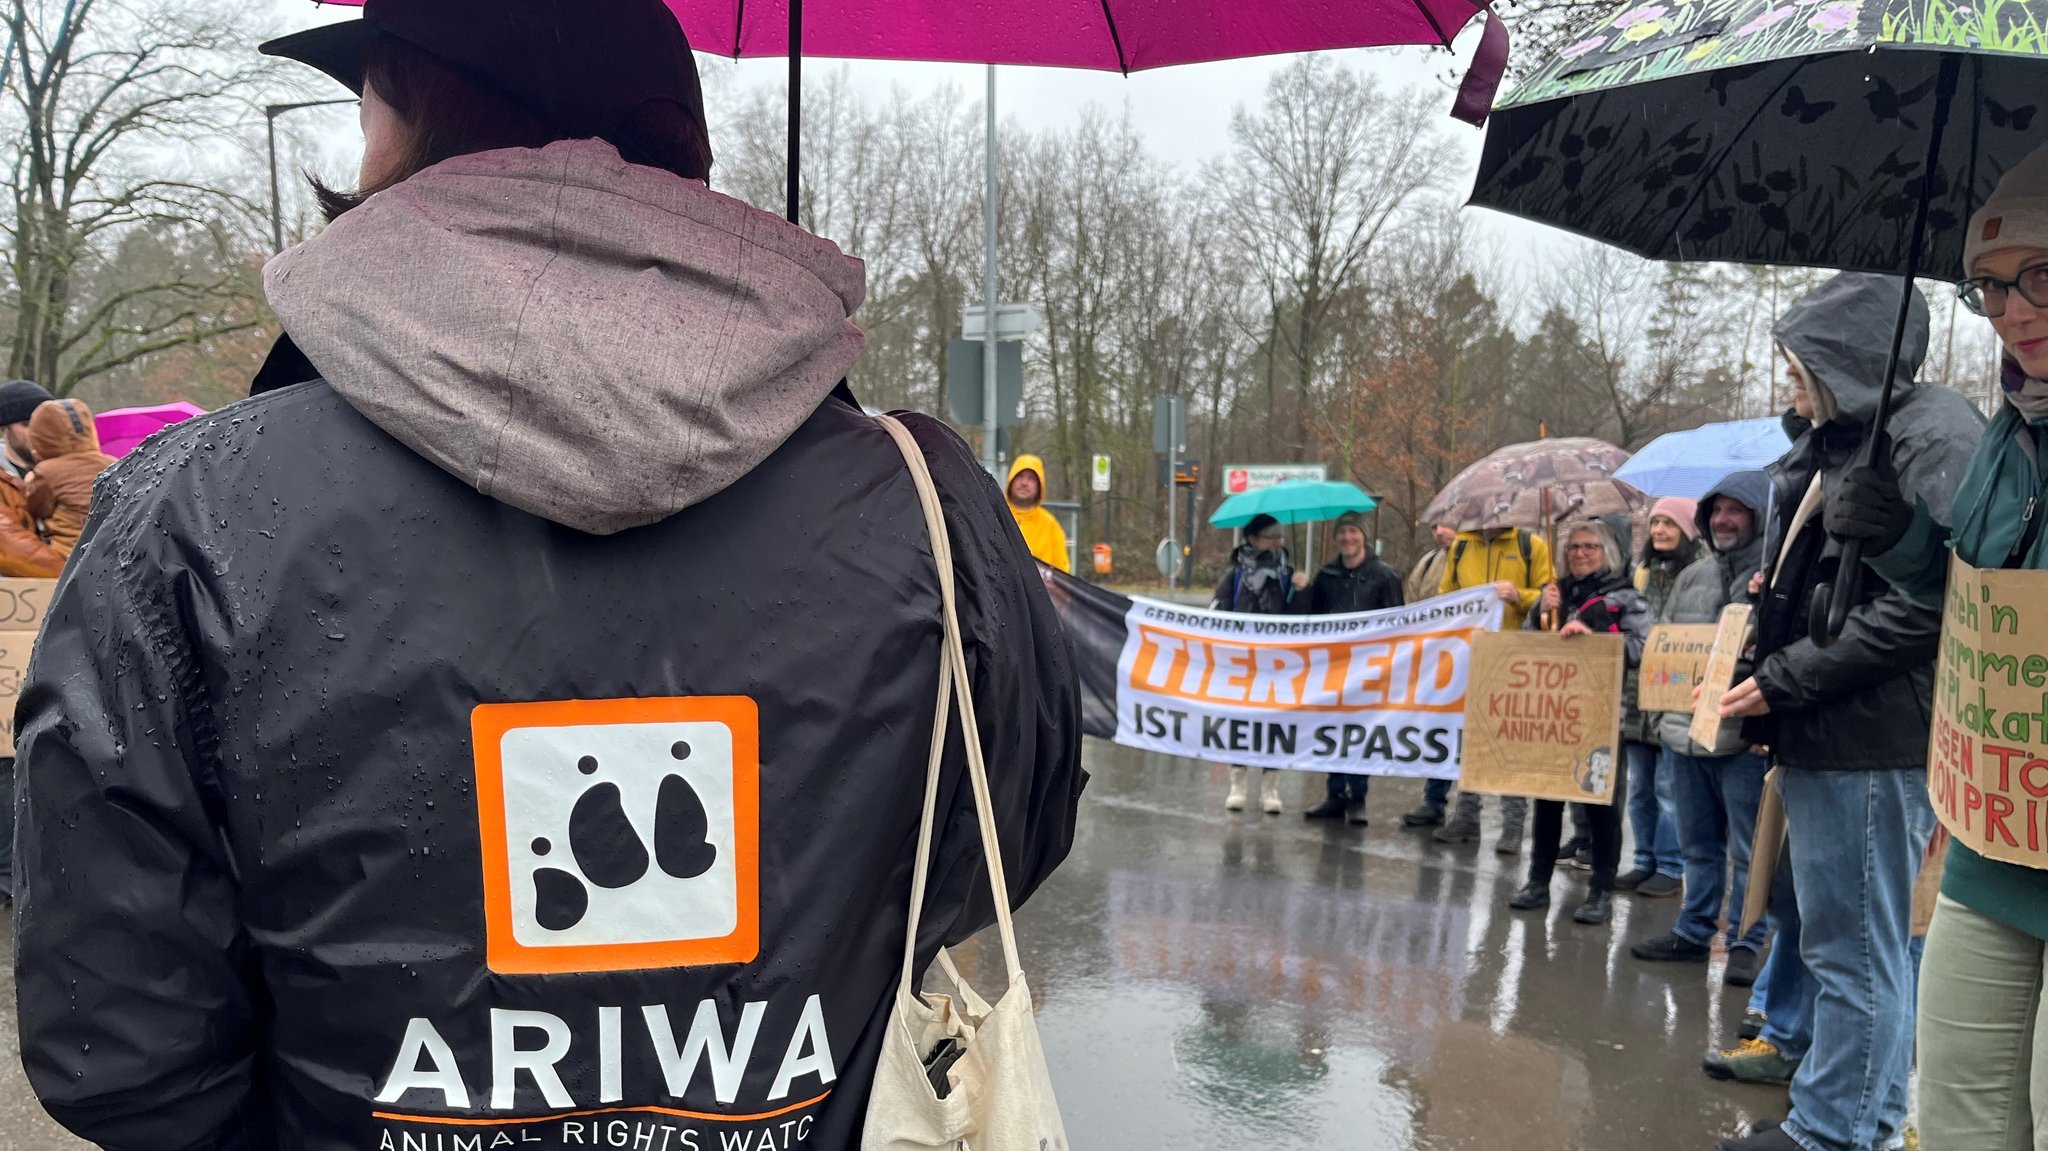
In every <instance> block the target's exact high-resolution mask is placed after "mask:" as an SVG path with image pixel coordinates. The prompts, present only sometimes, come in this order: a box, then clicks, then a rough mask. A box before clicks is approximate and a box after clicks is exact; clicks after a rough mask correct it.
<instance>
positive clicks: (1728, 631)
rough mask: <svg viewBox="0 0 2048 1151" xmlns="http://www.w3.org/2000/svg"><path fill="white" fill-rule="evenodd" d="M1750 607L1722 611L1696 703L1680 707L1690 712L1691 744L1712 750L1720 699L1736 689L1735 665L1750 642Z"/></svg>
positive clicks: (1738, 605)
mask: <svg viewBox="0 0 2048 1151" xmlns="http://www.w3.org/2000/svg"><path fill="white" fill-rule="evenodd" d="M1749 615H1750V607H1749V605H1748V604H1746V603H1734V604H1729V605H1728V606H1727V607H1725V608H1723V609H1721V626H1720V627H1719V628H1718V629H1717V630H1716V631H1715V633H1714V650H1713V653H1712V654H1711V655H1709V656H1708V657H1707V670H1706V672H1705V674H1704V675H1702V677H1701V680H1700V699H1699V703H1698V704H1696V705H1693V706H1691V707H1686V708H1680V709H1679V710H1681V711H1691V712H1692V731H1691V733H1690V734H1691V735H1692V741H1693V742H1694V743H1697V744H1699V745H1700V746H1702V747H1712V746H1714V744H1715V742H1716V741H1717V740H1719V739H1720V736H1721V697H1722V696H1724V695H1727V694H1728V689H1729V688H1731V687H1734V686H1735V664H1736V662H1737V661H1738V660H1740V659H1741V658H1742V648H1743V645H1745V644H1747V643H1748V642H1749Z"/></svg>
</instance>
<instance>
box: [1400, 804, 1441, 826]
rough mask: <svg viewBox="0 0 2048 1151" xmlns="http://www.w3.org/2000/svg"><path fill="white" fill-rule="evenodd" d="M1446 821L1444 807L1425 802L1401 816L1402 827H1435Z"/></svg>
mask: <svg viewBox="0 0 2048 1151" xmlns="http://www.w3.org/2000/svg"><path fill="white" fill-rule="evenodd" d="M1443 821H1444V809H1443V808H1441V807H1431V806H1430V805H1428V804H1426V803H1425V804H1423V805H1422V806H1421V807H1418V808H1416V809H1415V810H1414V811H1411V812H1408V813H1407V814H1405V815H1403V816H1402V817H1401V826H1402V827H1435V826H1436V825H1437V824H1439V823H1442V822H1443Z"/></svg>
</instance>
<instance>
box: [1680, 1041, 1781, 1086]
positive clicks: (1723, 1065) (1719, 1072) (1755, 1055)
mask: <svg viewBox="0 0 2048 1151" xmlns="http://www.w3.org/2000/svg"><path fill="white" fill-rule="evenodd" d="M1700 1068H1701V1069H1702V1070H1704V1071H1705V1072H1706V1073H1707V1074H1708V1075H1709V1076H1710V1077H1712V1078H1715V1079H1720V1080H1724V1081H1727V1082H1731V1083H1776V1084H1779V1085H1781V1086H1782V1085H1783V1084H1786V1083H1790V1082H1791V1081H1792V1073H1793V1072H1795V1071H1797V1070H1799V1064H1798V1062H1797V1061H1796V1060H1792V1059H1787V1058H1785V1053H1784V1052H1782V1051H1780V1050H1778V1045H1777V1044H1775V1043H1772V1042H1770V1041H1769V1040H1767V1039H1745V1040H1743V1041H1742V1044H1741V1045H1740V1046H1738V1047H1731V1048H1729V1049H1728V1050H1726V1051H1709V1052H1707V1057H1706V1058H1705V1059H1702V1060H1700Z"/></svg>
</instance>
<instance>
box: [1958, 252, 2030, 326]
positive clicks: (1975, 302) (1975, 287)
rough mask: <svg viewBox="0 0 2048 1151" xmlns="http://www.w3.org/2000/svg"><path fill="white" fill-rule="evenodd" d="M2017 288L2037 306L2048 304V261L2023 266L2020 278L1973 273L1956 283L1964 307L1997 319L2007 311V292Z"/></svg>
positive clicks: (2028, 301) (2024, 298)
mask: <svg viewBox="0 0 2048 1151" xmlns="http://www.w3.org/2000/svg"><path fill="white" fill-rule="evenodd" d="M2013 291H2017V292H2019V294H2020V298H2021V299H2023V300H2025V301H2026V302H2027V303H2029V304H2032V305H2033V306H2035V307H2037V308H2048V264H2035V265H2034V266H2033V267H2031V268H2021V269H2020V278H2019V279H2017V280H2001V279H1999V278H1998V277H1997V276H1972V277H1970V278H1969V279H1967V280H1964V281H1962V282H1961V283H1959V284H1957V285H1956V295H1958V296H1960V297H1962V301H1963V306H1964V307H1966V308H1968V309H1970V310H1971V311H1973V312H1975V313H1977V314H1978V315H1980V316H1987V317H1989V318H1991V319H1994V320H1995V319H1997V318H1998V317H2000V316H2003V315H2005V305H2006V299H2007V293H2009V292H2013Z"/></svg>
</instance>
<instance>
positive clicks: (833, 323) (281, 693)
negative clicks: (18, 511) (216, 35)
mask: <svg viewBox="0 0 2048 1151" xmlns="http://www.w3.org/2000/svg"><path fill="white" fill-rule="evenodd" d="M275 50H276V51H279V52H282V53H284V54H288V55H291V56H293V57H294V58H297V59H302V60H306V61H309V62H313V63H316V64H318V65H319V66H321V67H322V68H324V69H326V70H327V71H328V72H329V73H330V74H331V75H334V76H336V77H337V78H339V79H342V80H343V81H344V82H347V83H351V84H354V85H356V86H357V87H359V88H360V90H361V91H362V94H363V99H364V123H365V127H366V137H367V139H366V145H367V146H366V149H365V157H364V173H363V180H364V183H365V185H366V186H367V187H368V189H369V192H370V194H368V195H361V194H354V195H348V196H341V195H333V196H330V197H329V199H330V203H331V204H333V205H334V206H335V207H336V208H338V209H340V211H339V215H338V218H336V219H335V220H334V222H333V223H332V224H331V225H330V226H329V227H328V228H327V229H326V231H324V232H323V233H321V234H320V235H318V236H316V237H314V238H313V239H311V240H308V241H306V242H305V243H304V244H301V245H299V246H298V247H296V248H293V249H292V250H290V251H287V252H286V253H284V254H283V255H281V256H279V257H278V258H277V259H275V260H274V261H272V262H271V264H270V265H269V267H268V268H267V269H266V275H265V286H266V289H267V291H268V295H269V299H270V303H271V304H272V306H273V307H274V308H275V310H276V312H277V315H278V316H279V318H280V319H281V321H282V322H283V325H284V328H285V330H286V332H287V333H288V334H289V336H290V337H291V341H290V342H287V343H282V344H280V345H279V347H278V349H277V352H276V354H275V355H274V356H273V358H272V362H271V363H270V364H269V365H267V367H266V369H265V372H264V375H263V378H262V380H261V390H262V394H261V395H257V396H254V397H252V398H251V399H249V400H246V401H244V402H242V403H238V404H234V405H231V406H229V407H227V408H225V409H222V410H221V411H218V412H215V413H213V414H212V415H210V416H206V417H201V418H197V419H193V420H189V421H187V422H185V423H182V424H179V425H177V427H175V428H173V429H170V430H168V431H166V432H165V433H164V434H162V435H160V436H157V437H155V438H154V439H152V440H151V441H150V442H149V443H148V444H146V445H145V446H144V447H143V448H141V449H140V450H138V451H137V452H136V454H135V455H133V456H131V457H129V458H128V459H127V460H126V461H124V462H123V464H122V465H121V466H119V467H117V468H115V469H114V470H112V471H110V472H109V473H107V475H106V476H105V477H104V478H103V479H102V481H101V486H100V489H99V493H98V498H97V499H96V500H95V507H94V511H93V515H92V519H91V521H90V523H89V524H88V526H87V528H86V530H85V534H84V536H83V538H82V539H81V541H80V543H79V546H78V549H77V551H76V553H75V554H74V555H73V557H72V561H71V565H70V567H69V569H68V571H67V573H66V576H65V579H64V582H63V584H62V585H61V586H60V587H59V589H58V591H57V594H56V597H55V602H54V604H53V606H52V607H51V609H50V611H49V617H48V623H47V625H46V627H45V628H44V630H43V633H42V640H41V643H40V644H39V646H38V648H37V651H36V655H35V660H34V665H33V667H32V668H31V670H30V672H29V675H28V683H27V687H26V689H25V690H24V692H23V695H22V700H21V705H20V711H19V717H20V721H21V729H20V743H21V763H22V768H23V770H22V774H23V784H22V789H21V802H20V808H21V810H22V811H23V812H24V813H25V818H24V823H23V828H22V834H21V842H20V852H19V858H20V861H21V866H22V875H21V888H20V892H19V896H20V902H19V913H18V917H17V926H18V931H19V937H18V938H19V954H18V964H19V968H18V970H19V973H20V978H19V994H20V1035H21V1046H22V1062H23V1064H24V1066H25V1068H26V1070H27V1072H28V1077H29V1080H30V1082H31V1084H32V1085H33V1086H34V1088H35V1090H36V1092H37V1094H38V1096H39V1097H40V1098H41V1100H42V1102H43V1104H44V1106H45V1107H46V1108H48V1110H49V1111H50V1112H51V1114H52V1115H54V1116H55V1117H56V1118H57V1119H58V1120H59V1121H60V1122H62V1123H63V1124H65V1125H66V1126H68V1127H69V1128H71V1129H72V1130H73V1131H75V1132H77V1133H78V1134H80V1135H81V1136H83V1137H85V1138H86V1139H88V1140H90V1141H91V1142H93V1143H96V1144H98V1145H100V1146H102V1147H104V1148H108V1149H109V1151H169V1149H171V1148H178V1149H180V1151H365V1149H369V1148H379V1147H388V1148H396V1147H429V1146H431V1147H435V1148H450V1149H453V1148H456V1147H484V1146H504V1145H516V1146H518V1147H520V1148H522V1149H531V1151H553V1149H566V1148H583V1147H592V1146H599V1145H602V1146H609V1147H627V1146H633V1147H657V1148H659V1147H667V1148H682V1147H703V1148H712V1147H717V1146H721V1145H723V1146H736V1145H737V1146H747V1147H770V1146H785V1145H786V1146H798V1147H806V1148H813V1149H816V1151H850V1149H852V1148H854V1147H856V1146H858V1145H859V1142H860V1139H861V1132H862V1125H863V1121H864V1118H865V1116H866V1114H867V1110H868V1097H869V1093H870V1086H871V1084H872V1082H873V1079H874V1075H875V1068H876V1065H877V1061H878V1053H879V1052H880V1050H881V1046H882V1043H883V1041H884V1036H885V1035H891V1034H896V1033H895V1032H891V1031H890V1030H889V1029H888V1028H887V1027H886V1026H885V1023H886V1021H887V1020H888V1019H889V1017H890V1011H891V1008H892V1005H894V1004H895V1003H896V1002H897V989H898V985H899V981H900V978H901V972H902V964H903V951H904V933H905V930H906V922H907V919H908V913H909V910H910V899H911V876H912V869H913V857H914V855H915V853H916V852H915V845H916V844H917V843H918V841H919V828H920V826H921V814H922V810H923V806H924V804H925V802H926V798H925V797H926V794H927V791H926V771H925V767H926V763H927V761H928V757H929V755H930V749H931V747H932V744H933V741H934V735H935V732H934V718H935V711H936V707H935V705H936V701H937V699H938V690H939V688H938V685H939V680H940V675H939V658H940V651H941V644H942V636H943V634H944V631H943V626H942V623H941V618H942V612H943V610H944V609H943V608H942V599H941V592H940V584H939V572H938V571H937V570H936V569H935V568H934V566H933V554H934V553H933V545H932V542H931V540H930V539H929V536H928V532H927V527H926V521H925V517H924V515H923V514H922V510H921V503H920V497H919V494H918V490H917V486H916V484H915V483H914V481H913V480H912V477H911V474H910V471H909V468H908V466H907V465H906V463H905V460H904V457H903V455H902V453H901V451H900V450H899V448H898V447H897V446H896V441H895V440H894V439H892V437H891V435H890V434H889V432H888V431H887V430H886V429H885V428H884V427H883V426H882V425H880V424H879V423H878V422H877V421H875V420H874V419H872V418H870V417H869V416H868V415H866V414H864V413H863V411H862V410H861V408H860V407H859V406H858V404H856V403H854V402H851V401H850V399H849V398H848V395H847V389H846V388H845V387H844V386H842V384H841V381H842V380H843V378H844V376H845V373H846V371H847V369H848V368H850V367H851V366H852V365H853V363H854V361H855V358H856V356H857V355H858V354H859V352H860V349H861V342H862V337H861V333H860V331H859V329H858V328H856V327H855V326H854V324H853V323H852V320H851V316H852V313H853V311H854V310H855V308H857V307H858V305H859V304H860V301H861V295H862V282H863V278H862V269H861V265H860V263H859V262H858V261H857V260H853V259H850V258H848V257H846V256H844V255H842V254H841V253H840V252H839V251H838V249H837V248H836V247H834V246H833V245H832V244H831V243H829V242H827V241H825V240H822V239H819V238H818V237H816V236H812V235H809V234H808V233H805V232H804V231H802V230H801V229H799V228H797V227H795V226H793V225H790V224H788V223H785V222H784V221H782V220H781V219H779V218H777V217H775V216H773V215H771V214H769V213H766V212H761V211H758V210H756V209H754V208H751V207H748V206H747V205H745V204H743V203H740V202H739V201H737V200H733V199H730V198H728V197H725V196H721V195H718V194H716V193H714V192H712V191H711V190H710V189H709V188H708V187H707V186H706V185H705V183H704V182H703V178H704V175H705V171H706V170H707V168H708V165H709V159H710V156H709V152H708V149H706V148H705V146H704V137H703V131H702V125H703V121H702V116H703V109H702V103H701V100H700V99H699V98H698V93H697V79H696V73H695V70H694V66H693V64H692V63H691V55H690V49H689V45H688V44H687V43H686V42H685V41H684V38H683V34H682V31H681V29H680V28H679V27H678V25H677V23H676V19H675V17H674V16H673V15H672V14H671V13H670V12H669V11H668V9H667V8H666V7H665V6H664V5H663V4H662V3H660V0H578V2H577V3H574V4H566V3H562V2H561V0H369V4H368V6H367V9H366V11H365V15H364V17H363V20H362V21H361V22H360V23H358V22H348V23H343V24H337V25H331V26H329V27H328V28H323V29H319V30H317V34H314V35H311V36H310V38H308V39H295V40H287V41H286V42H284V43H283V44H281V45H278V46H276V49H275ZM904 422H905V424H906V426H908V427H909V428H910V430H911V432H912V435H913V436H914V438H915V440H916V441H917V443H918V445H919V446H920V447H921V448H922V452H923V455H924V457H925V459H926V460H927V461H928V463H929V465H930V470H931V472H932V474H933V476H934V479H935V481H936V485H937V488H938V492H939V500H940V503H941V504H942V510H943V514H944V517H945V522H946V524H947V528H948V534H949V536H950V538H951V541H952V550H953V557H954V572H955V576H956V581H957V587H958V601H957V608H958V612H957V614H958V616H959V619H960V627H961V631H962V635H963V639H964V641H965V646H966V650H967V682H966V683H964V684H960V685H958V690H959V691H961V692H962V693H963V694H969V693H971V696H972V698H973V699H974V701H975V703H976V704H977V710H978V712H979V714H980V720H981V737H982V740H983V741H984V742H985V744H986V745H987V748H988V775H989V790H990V792H991V793H992V804H991V813H992V817H993V818H994V820H995V822H996V823H997V825H998V831H999V842H1000V845H1001V854H1002V868H1003V870H1004V871H1005V872H1007V873H1008V876H1009V882H1010V885H1011V886H1010V892H1011V894H1012V898H1013V899H1016V900H1022V899H1023V898H1025V897H1026V896H1028V895H1029V894H1030V892H1032V891H1033V890H1034V889H1036V887H1037V886H1038V885H1039V884H1040V883H1041V882H1043V880H1044V879H1045V877H1046V876H1047V875H1048V874H1049V873H1050V871H1051V870H1052V868H1053V867H1054V866H1056V865H1057V864H1058V863H1059V861H1060V860H1061V859H1062V858H1063V857H1064V856H1065V854H1066V852H1067V850H1068V846H1069V844H1070V843H1071V841H1072V835H1073V821H1074V812H1075V806H1076V803H1077V802H1078V799H1079V794H1080V787H1081V784H1082V781H1083V779H1084V778H1085V777H1084V775H1083V773H1082V771H1081V768H1080V763H1079V760H1080V748H1079V736H1080V723H1079V713H1078V689H1077V684H1076V681H1075V675H1074V667H1073V657H1072V654H1071V644H1070V642H1069V640H1068V638H1067V636H1066V635H1065V634H1064V632H1063V630H1062V628H1061V626H1060V624H1059V621H1058V618H1057V616H1055V614H1054V612H1053V609H1052V605H1051V603H1050V601H1049V600H1048V598H1047V596H1046V592H1045V589H1044V585H1043V584H1042V582H1041V581H1040V579H1039V577H1038V574H1037V571H1036V570H1035V567H1034V565H1033V563H1032V561H1031V558H1030V556H1029V554H1028V553H1027V552H1026V550H1025V546H1024V541H1023V539H1022V538H1021V536H1020V535H1019V533H1018V529H1017V526H1016V522H1015V520H1014V519H1013V518H1012V517H1011V515H1010V513H1009V511H1008V509H1007V507H1006V505H1005V502H1004V498H1003V493H1002V492H1001V490H1000V489H998V488H997V487H996V485H995V483H994V482H993V481H992V480H991V479H990V478H989V476H988V475H987V474H986V473H985V472H984V471H983V470H982V469H981V467H980V466H979V464H978V463H977V462H976V460H975V458H974V455H973V453H972V452H970V451H969V450H968V449H967V447H966V445H965V444H963V443H962V442H961V441H960V440H959V438H958V437H957V436H955V435H954V434H953V433H952V432H951V431H949V430H948V429H947V428H946V427H945V425H944V424H942V423H940V422H938V421H936V420H932V419H928V418H922V417H916V416H908V417H905V420H904ZM792 535H796V536H800V537H801V538H802V539H803V541H804V546H803V547H802V548H801V549H796V550H792V549H791V548H789V547H788V541H789V539H790V538H791V536H792ZM707 539H716V540H717V541H718V545H717V546H715V547H707V546H705V541H706V540H707ZM956 714H957V712H956ZM936 734H937V735H938V736H940V737H942V738H943V740H944V743H943V744H942V747H943V748H944V752H945V755H944V760H943V771H942V773H941V777H940V779H939V780H938V781H937V786H936V789H935V799H934V800H933V802H934V803H935V809H934V810H935V811H936V818H935V837H934V844H933V849H932V852H931V872H930V886H929V888H928V889H927V893H926V898H925V904H924V907H923V921H922V923H923V926H922V928H921V930H920V931H919V935H918V938H917V940H916V941H915V942H916V947H915V964H914V966H915V967H916V969H918V970H922V969H923V967H924V966H925V965H927V964H929V963H930V962H931V961H932V959H933V957H934V956H935V955H936V954H937V951H938V949H939V947H940V946H941V945H942V944H945V943H947V942H951V941H958V940H961V939H964V938H966V937H967V936H968V935H971V934H973V933H974V932H975V931H977V930H979V929H980V928H982V927H983V926H984V925H986V924H988V923H990V922H992V921H993V919H994V902H993V899H992V897H991V895H990V885H989V883H988V881H987V871H988V863H989V861H988V860H987V859H986V857H985V856H984V854H983V851H982V849H981V846H980V839H979V836H978V833H977V817H976V815H975V812H974V808H973V800H972V792H973V791H974V790H975V789H974V788H971V787H970V786H968V783H967V778H968V773H967V772H966V770H965V756H964V753H963V746H962V743H961V736H960V732H959V728H958V726H957V725H955V724H948V725H947V730H946V731H943V732H938V733H936ZM850 812H858V815H857V816H850V815H849V813H850ZM1021 986H1022V985H1021V984H1019V987H1020V988H1021ZM1019 993H1021V992H1019V991H1013V992H1011V994H1013V995H1014V994H1019ZM919 1054H923V1053H922V1052H920V1053H919Z"/></svg>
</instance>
